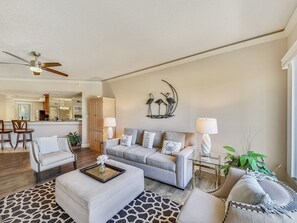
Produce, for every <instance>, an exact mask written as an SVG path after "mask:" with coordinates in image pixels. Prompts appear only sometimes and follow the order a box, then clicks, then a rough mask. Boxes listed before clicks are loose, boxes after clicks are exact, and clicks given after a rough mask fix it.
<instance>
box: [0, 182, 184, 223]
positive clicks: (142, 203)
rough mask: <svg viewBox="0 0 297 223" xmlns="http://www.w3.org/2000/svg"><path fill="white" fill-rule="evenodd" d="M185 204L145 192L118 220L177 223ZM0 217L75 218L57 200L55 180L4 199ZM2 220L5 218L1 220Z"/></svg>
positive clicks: (30, 222) (31, 221) (10, 219)
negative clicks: (182, 206) (182, 205)
mask: <svg viewBox="0 0 297 223" xmlns="http://www.w3.org/2000/svg"><path fill="white" fill-rule="evenodd" d="M180 209H181V205H179V204H178V203H176V202H174V201H171V200H169V199H167V198H163V197H161V196H160V195H158V194H156V193H153V192H150V191H144V192H143V193H142V194H141V195H140V196H138V197H137V198H136V199H135V200H133V201H131V202H130V203H129V204H128V205H127V206H126V207H125V208H124V209H123V210H121V211H120V212H119V213H117V214H116V215H115V216H114V217H113V218H112V219H110V220H109V221H108V223H114V222H121V223H125V222H158V223H161V222H162V223H167V222H175V221H176V217H177V215H178V213H179V212H180ZM0 216H1V218H2V221H3V223H8V222H28V223H39V222H50V223H54V222H59V223H62V222H63V223H64V222H65V223H68V222H69V223H70V222H71V223H72V222H74V221H73V220H72V219H71V217H70V216H69V215H68V214H67V213H66V212H64V210H63V209H61V208H60V207H59V206H58V205H57V204H56V203H55V182H54V181H49V182H46V183H44V184H42V185H37V186H35V187H33V188H32V189H29V190H24V191H21V192H18V193H15V194H12V195H9V196H7V197H4V198H2V199H0ZM0 222H1V219H0Z"/></svg>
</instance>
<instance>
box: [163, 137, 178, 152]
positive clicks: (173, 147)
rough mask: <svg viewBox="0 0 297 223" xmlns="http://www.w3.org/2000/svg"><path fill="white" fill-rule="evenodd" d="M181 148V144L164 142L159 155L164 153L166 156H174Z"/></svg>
mask: <svg viewBox="0 0 297 223" xmlns="http://www.w3.org/2000/svg"><path fill="white" fill-rule="evenodd" d="M181 147H182V143H181V142H174V141H168V140H164V141H163V147H162V151H161V153H164V154H167V155H174V154H176V153H178V152H179V151H180V150H181Z"/></svg>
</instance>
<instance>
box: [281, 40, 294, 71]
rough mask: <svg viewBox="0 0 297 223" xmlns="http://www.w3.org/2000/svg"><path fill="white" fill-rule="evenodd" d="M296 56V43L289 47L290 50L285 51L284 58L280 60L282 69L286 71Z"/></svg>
mask: <svg viewBox="0 0 297 223" xmlns="http://www.w3.org/2000/svg"><path fill="white" fill-rule="evenodd" d="M296 55H297V41H295V43H294V44H293V45H292V46H291V47H290V49H289V50H288V51H287V53H286V54H285V56H284V57H283V58H282V59H281V64H282V69H283V70H286V69H288V66H289V63H291V61H292V60H293V59H294V57H296Z"/></svg>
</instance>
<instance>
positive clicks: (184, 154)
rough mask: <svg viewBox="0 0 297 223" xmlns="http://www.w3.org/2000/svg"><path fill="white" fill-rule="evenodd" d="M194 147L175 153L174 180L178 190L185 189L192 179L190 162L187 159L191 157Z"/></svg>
mask: <svg viewBox="0 0 297 223" xmlns="http://www.w3.org/2000/svg"><path fill="white" fill-rule="evenodd" d="M193 151H194V146H188V147H186V148H184V149H183V150H182V151H180V152H179V153H176V154H175V156H176V180H177V186H178V187H179V188H183V189H184V188H185V187H186V186H187V184H188V182H189V181H190V179H191V178H192V161H191V160H189V159H188V158H189V157H190V156H191V155H192V153H193Z"/></svg>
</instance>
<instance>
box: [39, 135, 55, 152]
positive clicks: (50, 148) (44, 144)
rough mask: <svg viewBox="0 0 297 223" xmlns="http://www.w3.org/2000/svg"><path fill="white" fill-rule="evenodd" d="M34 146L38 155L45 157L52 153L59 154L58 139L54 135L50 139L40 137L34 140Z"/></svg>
mask: <svg viewBox="0 0 297 223" xmlns="http://www.w3.org/2000/svg"><path fill="white" fill-rule="evenodd" d="M36 144H37V145H38V149H39V152H40V154H42V155H45V154H49V153H53V152H59V151H60V149H59V144H58V137H57V136H56V135H54V136H52V137H41V138H38V139H36Z"/></svg>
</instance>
